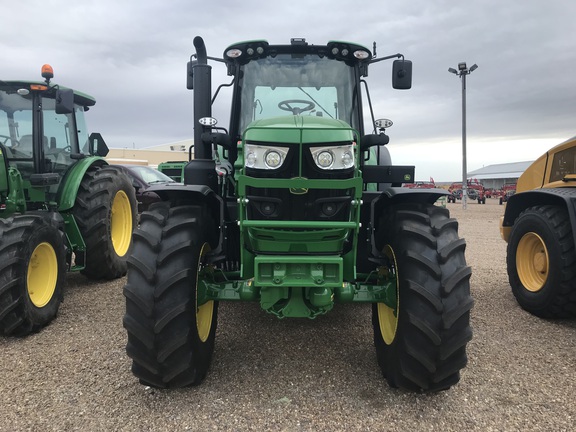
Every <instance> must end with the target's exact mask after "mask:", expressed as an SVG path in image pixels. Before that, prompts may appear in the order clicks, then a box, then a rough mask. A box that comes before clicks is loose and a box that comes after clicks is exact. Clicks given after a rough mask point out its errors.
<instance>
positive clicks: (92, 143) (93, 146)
mask: <svg viewBox="0 0 576 432" xmlns="http://www.w3.org/2000/svg"><path fill="white" fill-rule="evenodd" d="M88 145H89V151H90V154H91V155H94V156H101V157H104V156H106V155H107V154H108V152H109V150H108V146H107V145H106V143H105V142H104V138H102V135H100V134H99V133H98V132H92V133H91V134H90V136H89V137H88Z"/></svg>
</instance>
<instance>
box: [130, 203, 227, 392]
mask: <svg viewBox="0 0 576 432" xmlns="http://www.w3.org/2000/svg"><path fill="white" fill-rule="evenodd" d="M214 232H215V227H214V220H213V219H212V218H211V217H210V215H209V214H208V210H207V207H206V206H204V205H179V206H173V207H171V206H170V203H167V202H161V203H157V204H153V206H151V207H150V210H149V211H147V212H144V213H142V217H141V219H140V227H139V228H138V229H137V230H136V231H135V232H134V249H133V253H132V256H131V257H130V259H129V261H128V278H127V283H126V286H125V287H124V296H125V297H126V314H125V315H124V327H125V329H126V330H127V332H128V343H127V345H126V352H127V354H128V356H129V357H130V358H132V372H133V374H134V375H135V376H136V377H137V378H139V380H140V382H141V383H142V384H145V385H149V386H153V387H159V388H178V387H185V386H189V385H197V384H200V383H201V382H202V380H203V379H204V378H205V376H206V373H207V371H208V369H209V367H210V363H211V360H212V353H213V351H214V339H215V335H216V324H217V308H218V304H217V303H216V302H214V301H208V302H206V303H204V304H202V305H200V306H199V305H198V289H197V288H198V283H199V281H198V274H199V270H200V269H201V267H202V266H203V261H204V260H203V256H204V255H205V254H206V253H207V252H208V251H209V250H210V247H211V246H210V239H211V237H212V233H214Z"/></svg>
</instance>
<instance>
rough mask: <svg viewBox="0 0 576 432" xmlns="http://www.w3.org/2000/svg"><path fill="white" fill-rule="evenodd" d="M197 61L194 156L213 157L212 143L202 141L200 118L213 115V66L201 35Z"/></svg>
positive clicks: (195, 74) (201, 157)
mask: <svg viewBox="0 0 576 432" xmlns="http://www.w3.org/2000/svg"><path fill="white" fill-rule="evenodd" d="M194 47H195V48H196V62H195V64H194V65H193V66H192V69H193V74H194V75H193V79H194V158H195V159H212V149H211V145H210V143H205V142H203V141H202V132H204V131H203V127H202V126H201V125H200V123H199V122H198V120H200V119H201V118H202V117H211V116H212V66H209V65H208V56H207V54H206V45H204V40H203V39H202V38H201V37H200V36H196V37H195V38H194Z"/></svg>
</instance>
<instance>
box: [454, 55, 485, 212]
mask: <svg viewBox="0 0 576 432" xmlns="http://www.w3.org/2000/svg"><path fill="white" fill-rule="evenodd" d="M476 69H478V65H477V64H473V65H472V66H470V69H468V67H467V66H466V62H461V63H458V70H456V69H454V68H448V72H451V73H453V74H455V75H458V76H459V77H460V80H461V81H462V208H463V209H464V210H466V203H467V201H468V173H467V172H466V75H470V74H471V73H472V72H474V71H475V70H476Z"/></svg>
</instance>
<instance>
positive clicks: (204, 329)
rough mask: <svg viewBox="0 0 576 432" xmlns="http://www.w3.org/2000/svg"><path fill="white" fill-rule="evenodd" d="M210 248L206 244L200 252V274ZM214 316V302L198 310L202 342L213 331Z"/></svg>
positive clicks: (199, 334)
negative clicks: (203, 258) (204, 258)
mask: <svg viewBox="0 0 576 432" xmlns="http://www.w3.org/2000/svg"><path fill="white" fill-rule="evenodd" d="M209 249H210V247H209V246H208V243H204V245H203V246H202V249H201V250H200V257H199V258H198V272H200V269H201V266H202V257H203V256H204V255H205V254H206V252H208V250H209ZM196 304H198V275H196ZM213 314H214V301H213V300H210V301H208V302H206V303H204V304H203V305H202V306H200V307H197V308H196V328H197V329H198V337H199V338H200V340H201V341H202V342H206V341H207V340H208V336H210V330H211V329H212V315H213Z"/></svg>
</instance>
